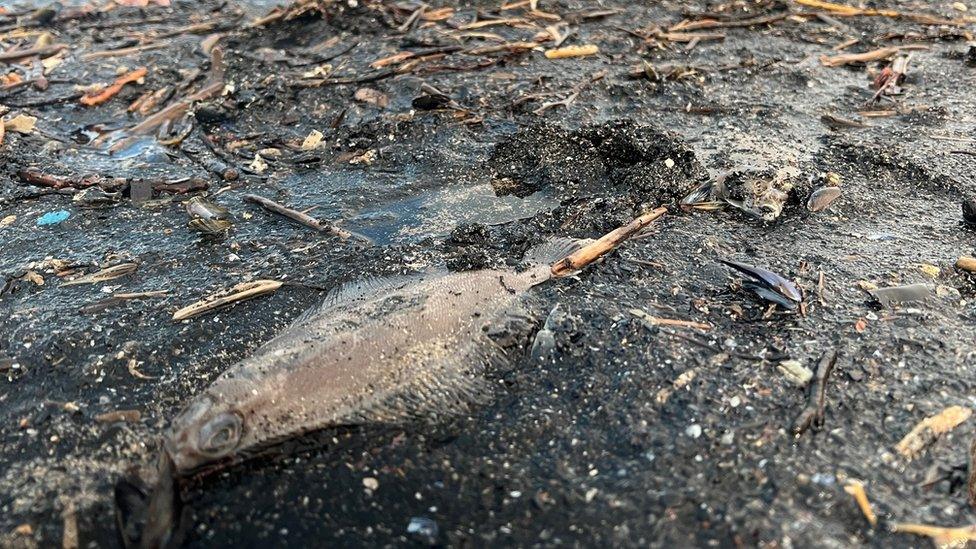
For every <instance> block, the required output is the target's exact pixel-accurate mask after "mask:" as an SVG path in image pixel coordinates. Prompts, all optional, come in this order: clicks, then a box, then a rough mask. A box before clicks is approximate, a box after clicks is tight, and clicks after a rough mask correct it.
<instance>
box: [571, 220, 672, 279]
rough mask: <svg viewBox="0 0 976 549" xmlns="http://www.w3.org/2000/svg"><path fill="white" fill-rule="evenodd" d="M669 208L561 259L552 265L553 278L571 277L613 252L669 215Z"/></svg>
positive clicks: (628, 225)
mask: <svg viewBox="0 0 976 549" xmlns="http://www.w3.org/2000/svg"><path fill="white" fill-rule="evenodd" d="M667 211H668V209H667V208H663V207H662V208H657V209H656V210H654V211H652V212H650V213H647V214H644V215H642V216H640V217H638V218H637V219H635V220H633V221H631V222H630V223H628V224H626V225H624V226H623V227H619V228H617V229H614V230H612V231H610V232H609V233H607V234H605V235H603V236H602V237H600V239H599V240H596V241H594V242H592V243H590V244H587V245H586V246H583V247H582V248H580V249H579V250H577V251H576V252H574V253H572V254H570V255H568V256H566V257H564V258H562V259H560V260H559V261H557V262H555V263H553V264H552V276H553V277H555V278H559V277H563V276H568V275H571V274H573V273H575V272H577V271H579V270H580V269H582V268H583V267H586V266H587V265H589V264H590V263H593V262H594V261H596V260H597V259H599V258H600V257H602V256H604V255H606V254H607V253H609V252H611V251H612V250H613V249H614V248H616V247H617V246H619V245H620V244H621V243H623V242H624V241H625V240H627V239H628V238H630V237H631V236H632V235H634V234H636V233H637V232H638V231H640V230H642V229H643V228H644V227H647V226H648V225H650V224H651V223H652V222H654V221H655V220H657V219H658V218H659V217H661V216H663V215H664V214H665V213H667Z"/></svg>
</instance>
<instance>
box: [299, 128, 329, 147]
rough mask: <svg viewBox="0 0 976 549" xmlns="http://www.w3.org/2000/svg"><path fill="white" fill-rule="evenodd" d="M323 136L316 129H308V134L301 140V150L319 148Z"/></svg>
mask: <svg viewBox="0 0 976 549" xmlns="http://www.w3.org/2000/svg"><path fill="white" fill-rule="evenodd" d="M323 137H324V136H323V135H322V132H320V131H318V130H312V131H310V132H309V133H308V136H306V137H305V140H304V141H302V150H303V151H312V150H315V149H317V148H319V145H321V144H322V138H323Z"/></svg>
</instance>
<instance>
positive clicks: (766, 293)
mask: <svg viewBox="0 0 976 549" xmlns="http://www.w3.org/2000/svg"><path fill="white" fill-rule="evenodd" d="M719 261H721V262H722V263H724V264H726V265H728V266H729V267H732V268H733V269H735V270H737V271H739V272H740V273H742V274H744V275H745V276H746V277H748V280H746V281H745V282H743V284H742V286H743V287H744V288H746V289H748V290H751V291H752V292H753V293H755V294H756V295H757V296H759V297H760V298H762V299H764V300H766V301H769V302H771V303H775V304H777V305H779V306H781V307H783V308H784V309H786V310H789V311H793V310H795V309H797V308H798V307H799V306H800V304H801V303H803V294H802V293H801V292H800V289H799V288H798V287H797V286H796V284H795V283H793V281H791V280H787V279H786V278H783V277H781V276H780V275H778V274H776V273H774V272H772V271H767V270H766V269H761V268H759V267H754V266H752V265H749V264H746V263H739V262H736V261H729V260H727V259H721V258H720V259H719Z"/></svg>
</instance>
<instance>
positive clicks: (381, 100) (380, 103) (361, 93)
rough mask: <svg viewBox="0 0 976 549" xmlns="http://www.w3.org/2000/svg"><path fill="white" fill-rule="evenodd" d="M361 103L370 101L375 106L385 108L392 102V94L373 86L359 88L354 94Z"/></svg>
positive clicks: (354, 97)
mask: <svg viewBox="0 0 976 549" xmlns="http://www.w3.org/2000/svg"><path fill="white" fill-rule="evenodd" d="M352 98H353V99H355V100H356V101H359V102H361V103H369V104H370V105H373V106H374V107H379V108H381V109H385V108H386V107H387V106H388V105H389V104H390V96H388V95H386V94H385V93H383V92H381V91H379V90H375V89H373V88H359V89H358V90H356V93H354V94H353V96H352Z"/></svg>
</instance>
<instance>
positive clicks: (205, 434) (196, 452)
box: [164, 395, 244, 473]
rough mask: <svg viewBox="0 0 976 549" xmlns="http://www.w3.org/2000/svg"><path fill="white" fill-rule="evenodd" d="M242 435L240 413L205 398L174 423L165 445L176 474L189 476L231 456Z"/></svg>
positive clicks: (205, 396) (242, 426)
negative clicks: (187, 474) (192, 472)
mask: <svg viewBox="0 0 976 549" xmlns="http://www.w3.org/2000/svg"><path fill="white" fill-rule="evenodd" d="M243 434H244V420H243V419H242V417H241V415H240V414H239V413H237V412H236V411H234V410H231V409H230V408H228V407H227V406H224V405H218V404H217V403H216V402H215V401H214V399H213V398H211V397H210V396H209V395H202V396H200V397H197V398H196V399H194V400H193V402H191V403H190V405H189V406H187V407H186V409H184V410H183V412H182V413H180V415H179V416H177V417H176V419H175V420H173V424H172V425H171V426H170V429H169V431H168V432H167V435H166V440H165V442H164V444H165V447H166V451H167V452H168V453H169V455H170V457H171V458H172V460H173V465H174V466H175V468H176V470H177V471H179V472H181V473H186V472H189V471H194V470H196V469H199V468H201V467H203V466H205V465H208V464H211V463H214V462H216V461H220V460H221V459H223V458H226V457H228V456H230V455H231V454H232V453H233V452H234V450H236V449H237V448H238V446H239V445H240V443H241V439H242V436H243Z"/></svg>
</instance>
